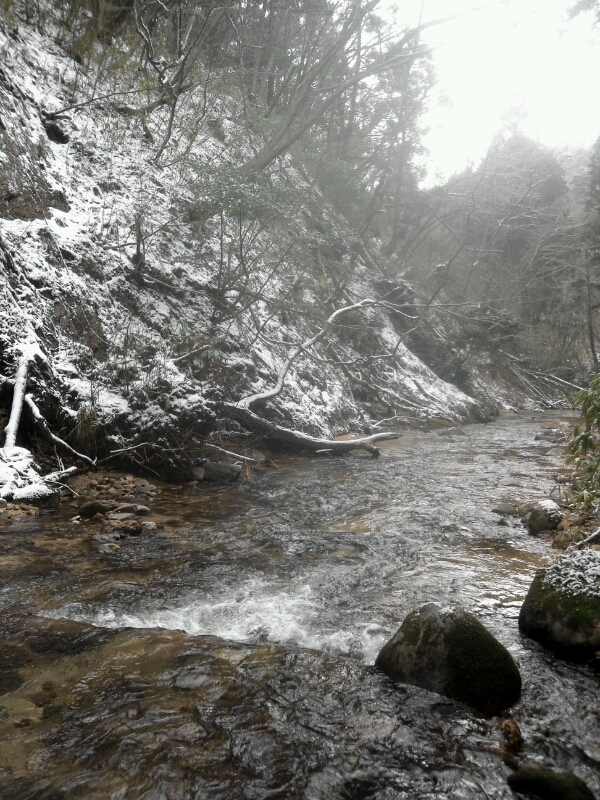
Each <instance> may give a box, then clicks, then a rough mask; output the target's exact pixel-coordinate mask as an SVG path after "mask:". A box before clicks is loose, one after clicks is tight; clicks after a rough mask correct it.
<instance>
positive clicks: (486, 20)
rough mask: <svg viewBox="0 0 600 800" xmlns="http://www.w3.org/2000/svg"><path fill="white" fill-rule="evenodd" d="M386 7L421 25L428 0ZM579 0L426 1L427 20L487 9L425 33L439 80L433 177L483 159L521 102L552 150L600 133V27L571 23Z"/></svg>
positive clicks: (586, 21) (431, 139)
mask: <svg viewBox="0 0 600 800" xmlns="http://www.w3.org/2000/svg"><path fill="white" fill-rule="evenodd" d="M383 1H384V3H385V5H386V6H388V8H389V7H391V6H393V5H396V7H397V9H398V11H397V15H398V19H399V20H401V21H403V22H408V23H409V24H416V22H417V21H418V18H419V12H420V9H421V0H396V2H395V3H394V2H393V1H392V0H383ZM573 2H574V0H571V1H570V2H569V1H568V0H555V2H550V1H549V0H504V2H498V1H497V0H479V2H477V0H423V21H424V22H427V21H429V20H433V19H438V18H441V17H446V16H448V15H450V14H455V13H460V12H463V11H467V10H468V9H472V8H474V7H484V10H483V11H479V12H476V13H471V14H466V15H464V16H462V17H461V18H460V19H458V20H457V21H455V22H451V23H445V24H443V25H440V26H436V27H434V28H431V29H430V30H428V31H426V32H425V33H424V34H423V38H424V39H425V41H427V43H429V44H430V45H431V46H433V47H434V48H435V49H434V60H435V64H436V70H437V76H438V84H437V86H436V88H435V90H434V92H433V94H432V102H431V103H430V105H431V109H430V111H429V113H428V115H427V117H426V120H425V121H426V124H427V126H428V127H429V128H430V133H429V134H428V135H427V137H426V140H425V144H426V146H427V147H428V148H429V150H430V158H431V162H432V166H431V172H430V177H429V181H431V180H432V179H433V178H434V177H435V174H436V172H439V173H440V174H441V175H442V176H446V177H447V176H448V175H449V174H451V173H452V172H454V171H457V170H460V169H462V168H463V167H465V166H466V165H467V164H468V163H469V162H471V161H473V162H475V163H477V162H478V161H479V160H480V159H481V157H482V156H483V155H484V153H485V151H486V149H487V147H488V145H489V143H490V141H491V138H492V136H493V134H494V133H495V132H496V131H497V130H498V129H499V127H500V125H501V119H502V115H503V114H504V113H505V112H506V111H507V110H508V109H510V108H511V107H512V106H523V107H524V108H525V111H526V113H527V118H526V119H525V120H524V122H523V129H524V131H525V133H527V134H528V135H529V136H531V137H533V138H536V139H539V140H540V141H541V142H543V143H544V144H547V145H549V146H551V147H558V148H560V147H562V146H564V145H565V144H566V145H569V146H571V147H579V146H584V147H589V145H590V144H591V143H592V142H593V141H594V140H595V139H596V138H597V137H598V136H600V101H599V99H598V98H599V93H598V83H599V81H600V31H599V30H598V29H594V28H593V27H592V24H593V21H594V16H593V15H591V14H589V13H588V14H582V15H580V16H579V17H577V18H576V19H574V20H568V13H567V12H568V9H569V8H570V6H571V5H573ZM444 98H446V101H447V103H446V104H445V105H444Z"/></svg>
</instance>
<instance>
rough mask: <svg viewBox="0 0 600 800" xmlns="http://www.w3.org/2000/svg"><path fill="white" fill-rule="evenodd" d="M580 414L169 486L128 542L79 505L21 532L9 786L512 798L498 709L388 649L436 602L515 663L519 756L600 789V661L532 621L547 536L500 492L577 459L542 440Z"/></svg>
mask: <svg viewBox="0 0 600 800" xmlns="http://www.w3.org/2000/svg"><path fill="white" fill-rule="evenodd" d="M558 418H559V415H552V414H544V415H537V416H532V415H520V416H518V417H517V416H512V417H511V418H505V419H501V420H499V421H496V422H494V423H490V424H487V425H469V426H466V427H463V428H461V429H453V430H450V431H447V430H446V431H431V432H407V433H404V434H403V436H402V437H401V438H400V439H399V440H398V441H395V442H389V443H384V445H383V446H382V456H381V458H380V459H379V460H373V459H371V458H363V457H348V458H344V459H322V460H310V461H309V460H301V459H290V458H285V459H281V460H280V461H279V462H278V467H277V468H276V469H271V470H268V471H258V470H257V471H255V472H254V473H253V474H252V476H251V477H250V478H249V479H244V480H242V481H240V482H239V483H238V484H235V485H233V486H230V487H227V488H210V487H207V488H205V487H202V489H201V491H199V492H196V493H191V492H189V491H182V490H177V489H175V488H170V489H169V488H168V487H163V491H162V493H161V494H160V495H159V496H158V498H157V500H156V503H155V504H154V508H153V511H154V513H155V517H154V518H155V519H156V520H157V521H158V522H159V523H160V525H161V527H160V528H159V531H158V532H157V533H155V534H153V535H148V536H140V537H135V538H134V537H130V538H127V539H124V540H122V541H121V542H120V545H121V549H120V550H118V551H115V552H110V551H109V550H107V548H106V547H104V548H103V547H102V546H101V545H98V543H97V541H96V540H94V539H93V538H92V536H90V532H92V529H93V525H94V523H88V524H86V525H77V524H73V523H72V522H70V521H69V515H68V514H67V511H66V510H64V511H63V510H59V511H58V512H56V513H55V514H53V515H46V516H44V517H42V518H40V519H28V520H25V521H23V520H19V521H15V522H14V523H13V524H12V525H11V526H10V527H9V528H4V529H3V530H2V531H0V544H1V546H2V548H3V549H2V555H3V557H2V559H1V560H0V570H1V571H0V576H1V578H2V592H1V594H0V604H1V608H2V609H3V611H2V620H3V621H2V629H3V640H4V645H3V649H2V653H0V667H1V669H0V680H1V682H2V685H1V686H0V694H1V693H3V692H5V694H4V695H3V696H2V697H1V698H0V707H1V708H2V711H1V712H0V796H1V797H6V798H22V799H23V800H25V798H28V799H29V798H30V799H31V800H62V798H64V799H65V800H66V798H69V800H71V798H86V800H87V798H93V799H94V800H95V799H96V798H98V800H99V799H100V798H102V799H104V798H115V799H117V798H119V799H120V798H123V800H125V798H127V800H134V799H136V798H144V800H183V799H184V798H185V800H187V799H188V798H189V799H190V800H192V799H195V798H202V799H203V800H204V798H207V800H212V799H213V798H223V799H225V798H234V799H237V798H240V800H242V798H243V799H244V800H246V799H248V800H250V799H251V798H256V800H261V799H262V798H310V799H311V800H312V799H313V798H314V800H336V799H337V800H360V799H362V798H373V800H375V799H377V800H395V799H396V798H483V797H487V798H509V797H513V794H512V793H511V791H510V790H509V789H508V787H507V784H506V776H507V775H508V774H509V773H510V769H509V767H508V766H506V765H505V763H504V762H503V760H502V758H501V756H502V752H501V751H500V750H499V747H500V743H501V737H500V734H499V730H498V720H486V719H481V718H479V717H478V716H476V715H474V714H473V712H471V711H470V710H469V709H468V708H466V707H465V706H462V705H460V704H458V703H455V702H452V701H450V700H448V699H446V698H443V697H440V696H438V695H435V694H433V693H430V692H427V691H425V690H422V689H419V688H417V687H413V686H404V685H394V684H393V683H392V682H391V681H390V680H389V679H388V678H387V677H386V676H384V675H382V674H380V673H378V672H377V671H376V670H375V669H374V667H373V666H372V665H373V662H374V660H375V657H376V655H377V652H378V651H379V649H380V647H381V646H382V644H383V643H384V642H385V641H386V640H387V639H388V638H389V637H390V636H391V635H392V634H393V633H394V632H395V631H396V629H397V628H398V627H399V625H400V623H401V622H402V620H403V618H404V617H405V616H406V614H407V613H408V612H409V611H410V610H412V609H413V608H415V607H417V606H419V605H421V604H422V603H424V602H428V601H436V602H439V603H442V604H459V605H461V606H463V607H465V608H467V609H468V610H470V611H472V612H474V613H475V614H477V616H478V617H479V618H480V619H481V620H482V621H483V622H484V623H485V624H486V625H487V626H488V627H489V628H490V630H491V631H492V632H493V633H494V634H495V635H496V636H497V637H498V638H499V639H500V640H501V641H502V642H503V643H504V644H505V645H506V646H507V647H508V649H509V650H510V651H511V653H512V654H513V656H514V657H515V659H516V660H517V663H518V664H519V667H520V670H521V673H522V676H523V694H522V698H521V700H520V702H519V703H518V705H517V706H515V708H514V709H513V716H514V719H515V720H516V721H517V722H518V724H519V726H520V727H521V730H522V734H523V738H524V745H523V748H522V750H521V752H520V754H519V758H521V759H522V760H523V761H533V762H536V763H538V764H543V765H547V766H551V767H555V768H561V769H568V770H571V771H574V772H575V773H576V774H578V775H579V776H580V777H582V778H583V779H585V780H586V781H587V783H588V785H589V786H590V787H591V788H592V789H593V790H594V791H595V792H596V795H597V797H599V798H600V705H599V703H598V677H597V676H595V675H594V673H592V671H591V670H589V669H588V668H586V667H581V666H575V665H571V664H567V663H566V662H564V661H561V660H559V659H556V658H554V657H553V656H551V655H550V654H548V653H546V652H545V651H544V650H542V648H540V647H539V646H538V645H537V644H536V643H534V642H531V641H529V640H527V639H526V638H524V637H522V636H521V635H520V634H519V631H518V627H517V617H518V612H519V608H520V605H521V603H522V600H523V598H524V596H525V594H526V592H527V589H528V586H529V584H530V582H531V580H532V577H533V575H534V573H535V570H536V569H537V568H538V567H539V566H540V565H542V564H544V563H546V562H547V560H548V559H549V558H550V557H551V556H552V551H551V550H550V546H549V543H548V542H547V541H544V540H541V539H535V538H532V537H530V536H529V535H528V534H527V532H526V531H525V530H524V529H523V528H522V527H520V526H518V527H515V528H509V527H502V526H499V525H498V519H499V517H498V516H497V515H496V514H493V513H492V511H491V509H492V508H493V507H494V505H495V504H497V503H498V502H499V501H503V500H509V499H511V498H515V499H524V500H531V499H533V498H536V497H544V496H547V495H548V493H549V492H550V491H551V489H552V487H553V486H554V479H553V475H554V473H555V472H556V469H557V467H558V465H559V463H560V455H557V454H556V452H555V450H554V449H553V446H552V443H551V442H550V441H545V440H535V436H536V434H540V433H542V432H543V430H544V426H546V425H548V423H549V422H552V420H555V421H557V420H558ZM519 484H520V485H519ZM68 511H70V513H71V514H72V513H73V509H68ZM96 530H97V528H96Z"/></svg>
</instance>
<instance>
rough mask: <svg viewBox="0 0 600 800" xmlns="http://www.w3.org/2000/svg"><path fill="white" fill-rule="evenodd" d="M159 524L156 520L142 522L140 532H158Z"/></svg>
mask: <svg viewBox="0 0 600 800" xmlns="http://www.w3.org/2000/svg"><path fill="white" fill-rule="evenodd" d="M157 530H158V526H157V524H156V522H142V523H140V533H156V531H157Z"/></svg>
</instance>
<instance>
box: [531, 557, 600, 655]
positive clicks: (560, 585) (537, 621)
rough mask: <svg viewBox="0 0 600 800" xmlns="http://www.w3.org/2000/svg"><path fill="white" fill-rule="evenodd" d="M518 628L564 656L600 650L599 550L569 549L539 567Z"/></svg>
mask: <svg viewBox="0 0 600 800" xmlns="http://www.w3.org/2000/svg"><path fill="white" fill-rule="evenodd" d="M519 627H520V629H521V630H522V631H523V633H525V634H527V636H530V637H531V638H532V639H536V640H537V641H538V642H540V643H541V644H543V645H544V646H546V647H548V648H549V649H551V650H554V651H555V652H557V653H559V654H560V655H562V656H564V657H565V658H568V659H570V660H574V661H582V660H584V661H585V660H588V659H589V658H592V657H593V656H594V653H595V652H596V651H598V650H600V552H598V551H597V550H576V551H574V552H569V553H566V554H565V555H564V556H560V557H559V558H557V559H556V561H554V563H552V564H551V565H550V566H549V567H544V568H543V569H540V570H538V572H537V574H536V576H535V578H534V580H533V583H532V584H531V586H530V588H529V592H528V593H527V597H526V598H525V602H524V603H523V606H522V607H521V613H520V614H519Z"/></svg>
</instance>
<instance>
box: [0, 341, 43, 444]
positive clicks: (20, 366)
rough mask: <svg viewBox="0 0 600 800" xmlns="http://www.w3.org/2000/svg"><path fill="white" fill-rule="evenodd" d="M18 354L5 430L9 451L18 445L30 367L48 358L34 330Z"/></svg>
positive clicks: (18, 346) (22, 343) (22, 344)
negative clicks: (37, 361)
mask: <svg viewBox="0 0 600 800" xmlns="http://www.w3.org/2000/svg"><path fill="white" fill-rule="evenodd" d="M16 350H17V352H20V355H19V360H18V361H17V371H16V373H15V382H14V387H13V399H12V406H11V409H10V417H9V418H8V424H7V425H6V428H5V429H4V433H5V440H4V449H5V450H9V449H11V448H13V447H15V446H16V444H17V431H18V430H19V422H20V421H21V412H22V411H23V402H24V399H25V389H26V387H27V376H28V375H29V365H30V364H31V362H32V361H33V360H34V359H35V358H36V357H38V358H41V359H42V360H45V359H46V357H45V356H44V354H43V353H42V351H41V350H40V346H39V342H38V339H37V336H36V335H35V333H34V332H33V329H31V330H28V331H27V337H26V338H25V340H24V341H23V342H21V343H20V344H19V345H17V347H16Z"/></svg>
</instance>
